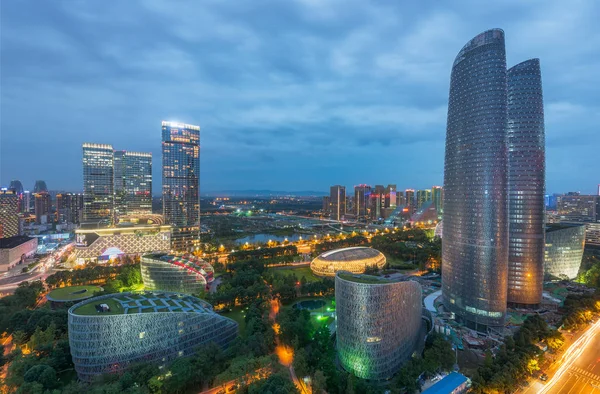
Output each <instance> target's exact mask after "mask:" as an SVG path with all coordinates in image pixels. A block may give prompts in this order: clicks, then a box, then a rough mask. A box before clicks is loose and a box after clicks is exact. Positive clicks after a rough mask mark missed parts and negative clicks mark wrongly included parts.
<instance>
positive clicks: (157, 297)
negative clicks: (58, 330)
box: [70, 291, 212, 316]
mask: <svg viewBox="0 0 600 394" xmlns="http://www.w3.org/2000/svg"><path fill="white" fill-rule="evenodd" d="M101 304H106V305H108V308H109V309H108V310H107V311H100V310H101V308H100V305H101ZM70 311H71V313H73V314H74V315H83V316H85V315H94V316H106V315H129V314H133V313H159V312H172V313H176V312H196V313H207V312H212V307H211V306H210V304H208V303H207V302H205V301H202V300H201V299H199V298H196V297H192V296H189V295H184V294H180V293H170V292H163V291H146V292H141V293H115V294H111V295H109V296H101V297H95V298H91V299H89V300H86V301H83V302H80V303H79V304H77V305H75V306H73V307H72V308H71V309H70Z"/></svg>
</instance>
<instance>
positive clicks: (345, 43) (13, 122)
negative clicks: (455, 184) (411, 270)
mask: <svg viewBox="0 0 600 394" xmlns="http://www.w3.org/2000/svg"><path fill="white" fill-rule="evenodd" d="M599 16H600V2H598V1H596V0H569V1H568V2H567V1H564V0H557V1H555V0H528V1H522V0H503V1H498V2H482V1H481V0H469V1H455V0H453V1H448V2H440V1H427V0H425V1H419V2H412V1H361V0H331V1H327V0H299V1H292V0H285V1H283V0H272V1H266V0H252V1H221V0H218V1H217V0H202V1H167V0H165V1H159V0H148V1H136V0H127V1H114V0H113V1H76V0H65V1H60V0H53V1H40V0H22V1H2V2H1V3H0V17H1V20H0V22H1V25H0V26H1V31H0V33H1V41H0V44H1V46H0V50H1V61H0V67H1V68H0V88H1V93H0V95H1V96H0V99H1V103H0V105H1V108H0V109H1V113H0V185H2V186H7V185H8V183H9V182H10V180H11V179H20V180H21V181H22V182H23V184H24V186H25V189H32V188H33V184H34V182H35V180H36V179H43V180H45V181H46V183H47V185H48V187H49V189H51V190H67V191H79V190H81V189H82V166H81V162H82V148H81V144H82V143H84V142H95V143H105V144H112V145H113V147H114V148H115V149H119V150H130V151H143V152H146V151H148V152H152V154H153V175H154V186H153V189H154V190H153V192H154V194H159V193H160V183H161V179H160V176H161V174H160V165H161V152H160V149H161V141H160V138H161V134H160V130H161V121H162V120H175V121H181V122H185V123H191V124H197V125H199V126H200V127H201V159H200V162H201V182H200V183H201V191H202V192H208V191H220V190H248V189H271V190H287V191H300V190H316V191H327V190H328V188H329V186H330V185H334V184H342V185H346V186H347V187H351V186H352V185H356V184H360V183H367V184H371V185H374V184H388V183H392V184H397V185H398V188H400V189H403V188H408V187H412V188H427V187H431V186H432V185H437V184H442V183H443V166H444V144H445V133H446V116H447V104H448V91H449V81H450V71H451V67H452V62H453V60H454V57H455V56H456V54H457V53H458V51H459V50H460V49H461V48H462V46H463V45H464V44H465V43H466V42H467V41H468V40H470V39H471V38H472V37H473V36H475V35H477V34H478V33H480V32H482V31H485V30H488V29H490V28H496V27H499V28H502V29H504V31H505V35H506V51H507V65H508V66H509V67H510V66H512V65H514V64H517V63H519V62H521V61H524V60H527V59H529V58H534V57H538V58H540V59H541V67H542V81H543V89H544V102H545V116H546V168H547V174H546V178H547V185H546V190H547V192H549V193H553V192H566V191H571V190H577V191H581V192H583V193H592V192H594V191H595V190H596V185H597V184H599V183H600V160H599V159H598V157H599V151H600V130H599V127H598V126H599V125H600V89H599V88H598V87H599V86H600V29H598V28H597V20H598V17H599Z"/></svg>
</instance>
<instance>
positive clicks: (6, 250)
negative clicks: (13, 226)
mask: <svg viewBox="0 0 600 394" xmlns="http://www.w3.org/2000/svg"><path fill="white" fill-rule="evenodd" d="M37 245H38V241H37V239H36V238H30V237H27V236H25V235H17V236H14V237H8V238H0V272H6V271H8V270H9V269H11V268H13V267H14V266H15V265H17V264H19V263H22V262H24V261H25V258H26V257H30V256H33V254H34V253H35V251H36V249H37Z"/></svg>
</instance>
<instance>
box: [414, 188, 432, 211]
mask: <svg viewBox="0 0 600 394" xmlns="http://www.w3.org/2000/svg"><path fill="white" fill-rule="evenodd" d="M427 201H431V190H429V189H425V190H417V209H421V207H422V206H423V204H425V203H426V202H427Z"/></svg>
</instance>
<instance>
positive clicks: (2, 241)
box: [0, 235, 33, 249]
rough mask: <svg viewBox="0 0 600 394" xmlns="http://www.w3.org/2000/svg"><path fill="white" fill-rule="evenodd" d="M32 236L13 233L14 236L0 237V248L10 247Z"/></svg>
mask: <svg viewBox="0 0 600 394" xmlns="http://www.w3.org/2000/svg"><path fill="white" fill-rule="evenodd" d="M32 239H33V238H31V237H28V236H26V235H15V236H14V237H8V238H0V249H12V248H16V247H17V246H19V245H21V244H24V243H25V242H27V241H31V240H32Z"/></svg>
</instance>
